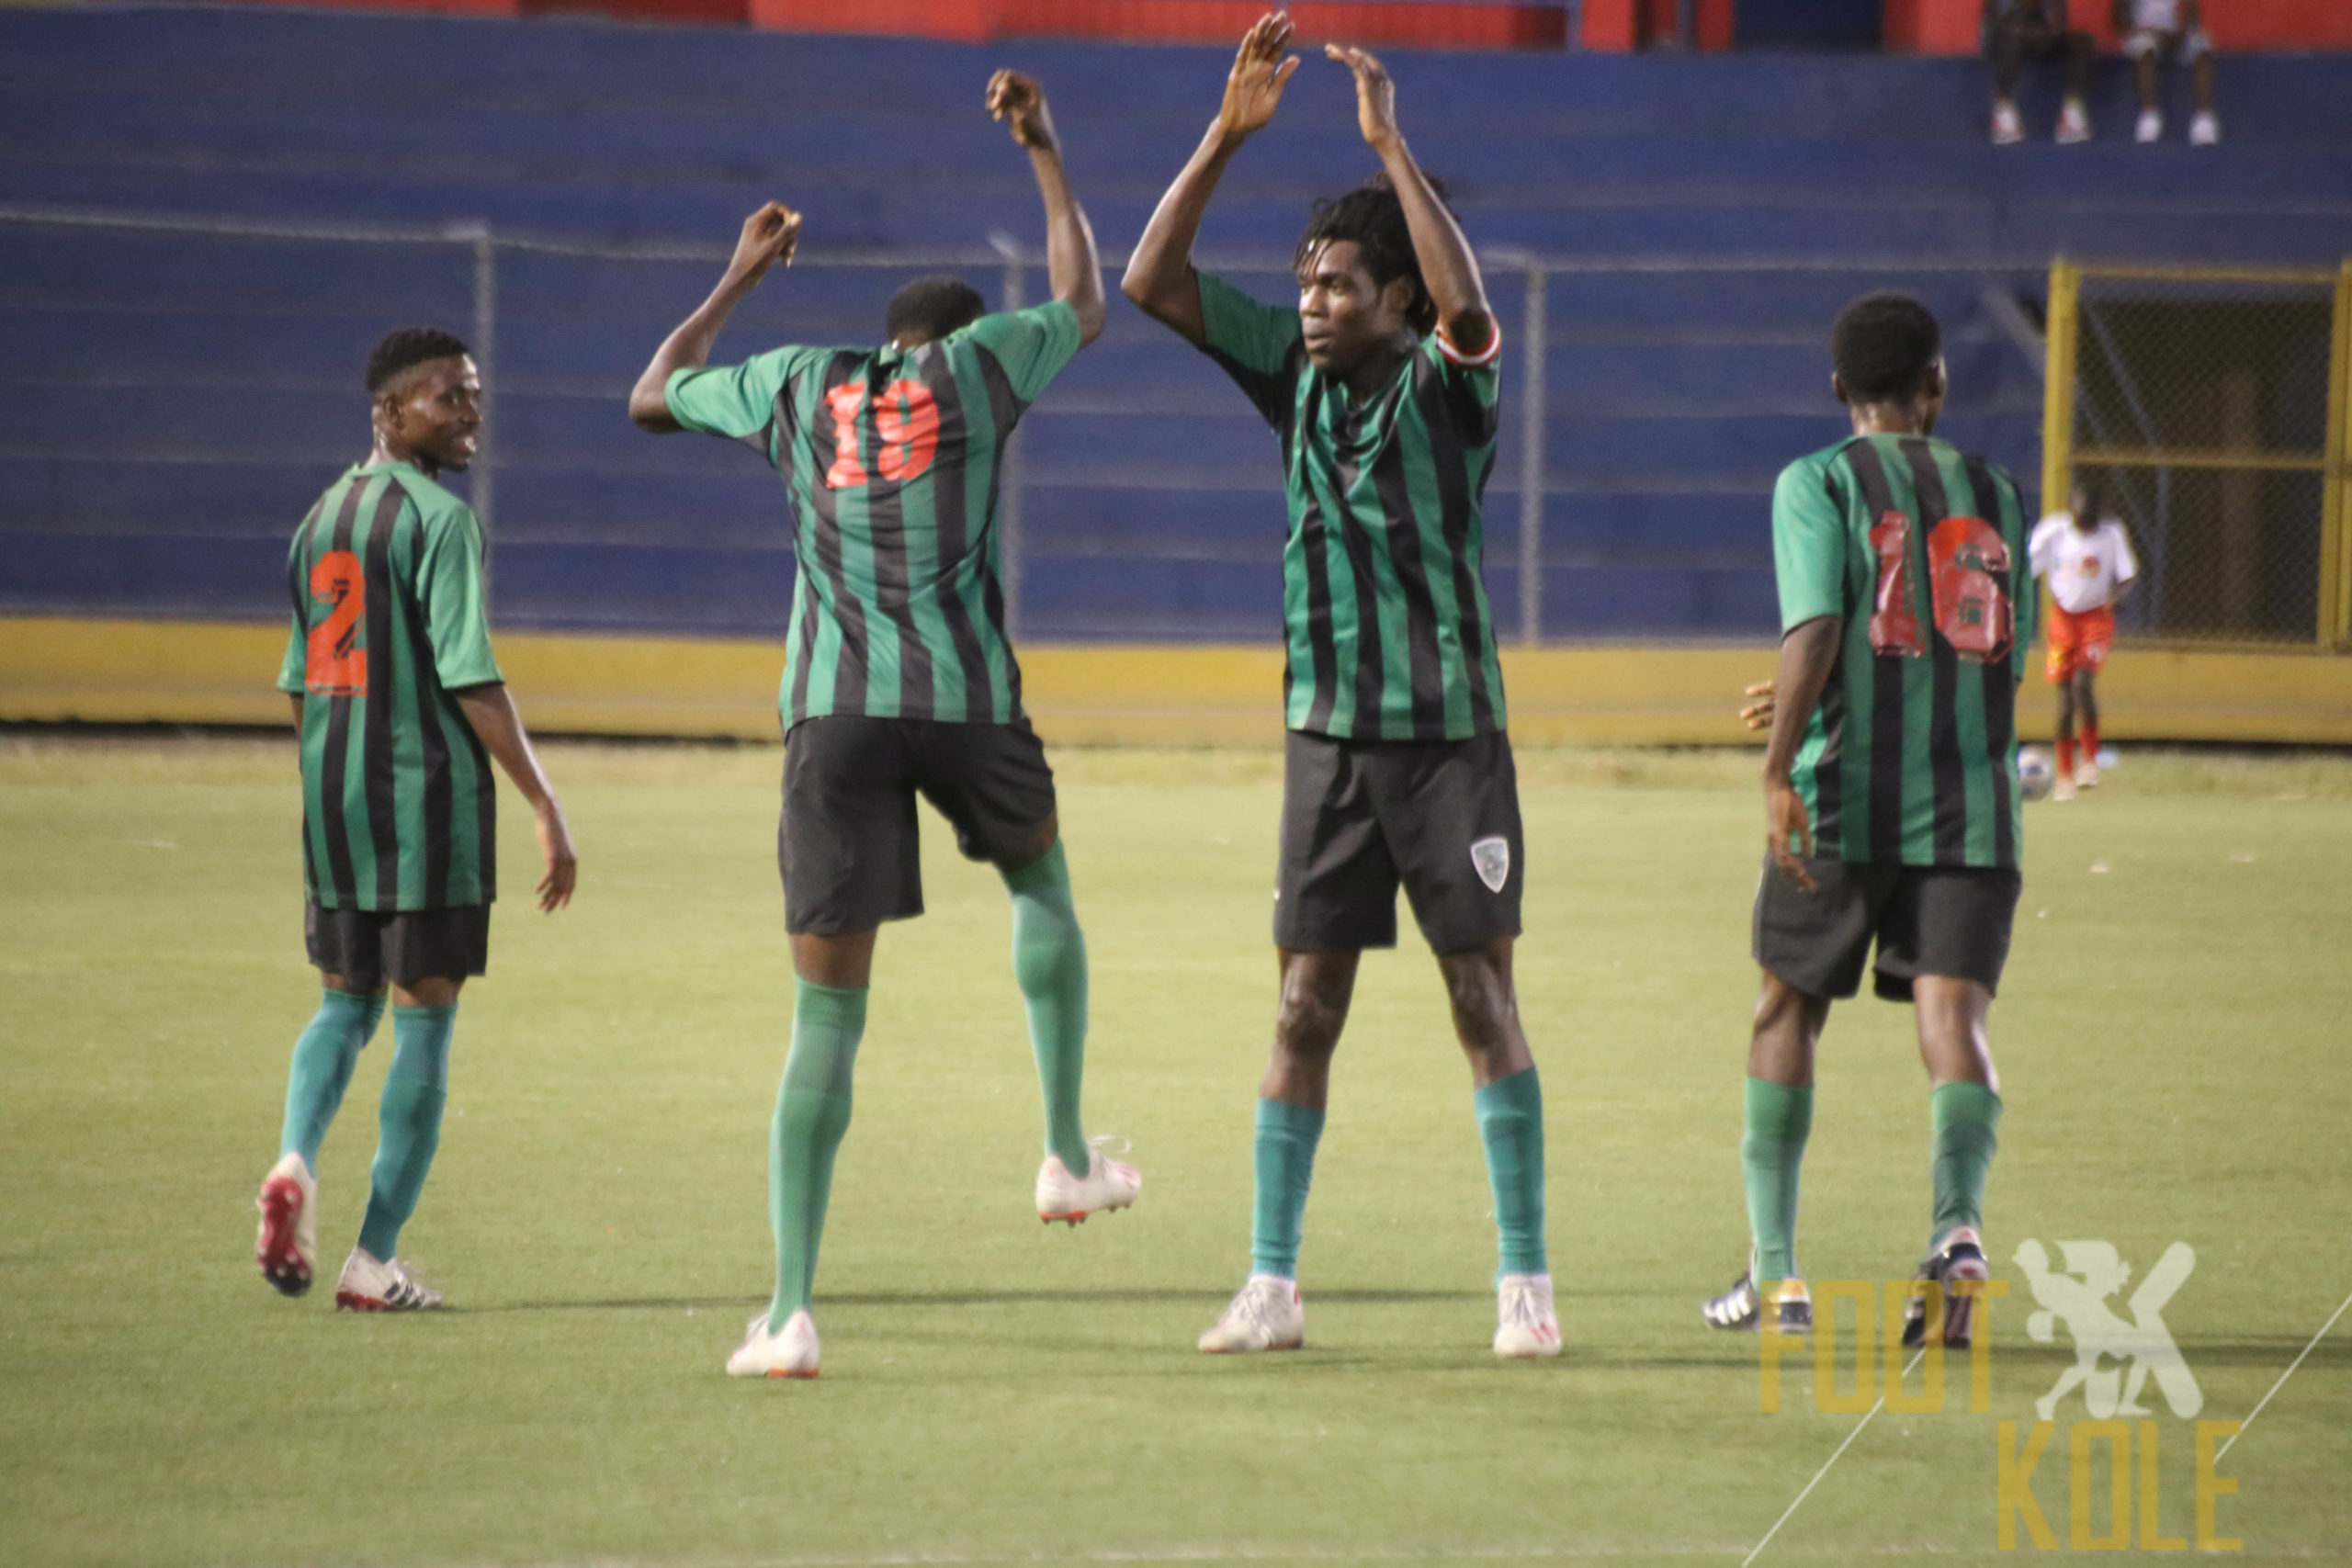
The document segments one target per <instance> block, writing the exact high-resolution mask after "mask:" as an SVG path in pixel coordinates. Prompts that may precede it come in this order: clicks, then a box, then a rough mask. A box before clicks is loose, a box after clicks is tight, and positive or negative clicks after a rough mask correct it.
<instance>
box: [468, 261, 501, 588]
mask: <svg viewBox="0 0 2352 1568" xmlns="http://www.w3.org/2000/svg"><path fill="white" fill-rule="evenodd" d="M473 242H474V344H473V348H474V366H475V367H476V368H477V369H479V370H480V371H481V434H480V435H479V436H477V437H476V438H475V443H474V461H473V468H472V470H471V476H472V479H473V486H472V489H473V502H474V516H475V518H476V519H477V520H478V521H480V523H481V532H482V540H483V542H484V544H485V545H486V544H487V543H488V542H489V540H490V538H491V537H492V533H493V529H492V524H491V517H492V512H493V510H494V509H493V507H492V493H493V491H495V489H496V479H495V475H496V471H497V463H496V460H495V458H494V457H493V456H492V454H493V453H494V452H495V451H496V450H497V442H498V422H497V421H496V420H495V419H494V418H493V417H492V412H491V403H492V400H493V399H494V398H496V397H497V395H498V390H497V389H498V371H497V364H498V247H497V245H496V243H495V242H493V241H492V238H491V232H490V225H489V224H487V223H482V224H479V225H476V226H474V228H473ZM482 592H483V594H484V596H485V597H486V596H487V595H488V594H489V592H490V555H489V552H488V551H487V550H484V552H483V554H482Z"/></svg>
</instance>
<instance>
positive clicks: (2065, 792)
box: [2050, 773, 2075, 800]
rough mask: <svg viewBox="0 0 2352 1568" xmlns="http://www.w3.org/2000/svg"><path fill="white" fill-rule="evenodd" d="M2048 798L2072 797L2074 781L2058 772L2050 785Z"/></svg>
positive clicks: (2070, 798) (2063, 798)
mask: <svg viewBox="0 0 2352 1568" xmlns="http://www.w3.org/2000/svg"><path fill="white" fill-rule="evenodd" d="M2050 798H2051V799H2052V800H2072V799H2074V798H2075V781H2074V780H2072V779H2070V778H2068V777H2067V776H2066V775H2065V774H2064V773H2060V774H2059V775H2058V777H2057V778H2056V779H2055V780H2054V781H2053V782H2052V784H2051V785H2050Z"/></svg>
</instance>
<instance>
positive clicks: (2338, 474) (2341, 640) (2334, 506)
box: [2319, 256, 2352, 652]
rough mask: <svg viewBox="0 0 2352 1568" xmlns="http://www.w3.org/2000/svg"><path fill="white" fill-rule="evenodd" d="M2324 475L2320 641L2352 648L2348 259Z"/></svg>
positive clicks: (2351, 291)
mask: <svg viewBox="0 0 2352 1568" xmlns="http://www.w3.org/2000/svg"><path fill="white" fill-rule="evenodd" d="M2334 324H2335V331H2334V333H2331V334H2330V340H2331V341H2330V350H2331V358H2332V360H2333V363H2332V364H2330V365H2329V367H2328V382H2327V384H2328V395H2327V453H2326V463H2327V468H2326V471H2325V472H2324V474H2323V475H2322V477H2321V479H2320V513H2319V515H2320V544H2319V558H2320V571H2319V641H2320V646H2321V647H2322V648H2323V649H2334V650H2335V651H2337V652H2343V651H2345V650H2346V649H2352V256H2347V257H2346V258H2345V261H2344V265H2343V267H2342V268H2341V270H2339V271H2338V272H2337V273H2336V275H2335V323H2334Z"/></svg>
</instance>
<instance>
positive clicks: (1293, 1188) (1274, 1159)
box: [1250, 1100, 1323, 1280]
mask: <svg viewBox="0 0 2352 1568" xmlns="http://www.w3.org/2000/svg"><path fill="white" fill-rule="evenodd" d="M1322 1137H1323V1112H1321V1111H1309V1110H1308V1109H1306V1107H1305V1106H1304V1105H1293V1104H1291V1103H1290V1102H1289V1101H1287V1100H1260V1101H1258V1145H1257V1166H1258V1206H1257V1210H1256V1213H1254V1214H1253V1215H1252V1216H1251V1218H1250V1272H1251V1273H1252V1274H1279V1275H1281V1276H1282V1277H1283V1279H1285V1280H1294V1279H1296V1278H1297V1277H1298V1233H1299V1227H1300V1226H1301V1224H1303V1223H1304V1222H1305V1220H1306V1190H1307V1188H1308V1186H1309V1185H1310V1184H1312V1183H1313V1181H1314V1179H1315V1145H1317V1143H1319V1142H1320V1141H1321V1140H1322Z"/></svg>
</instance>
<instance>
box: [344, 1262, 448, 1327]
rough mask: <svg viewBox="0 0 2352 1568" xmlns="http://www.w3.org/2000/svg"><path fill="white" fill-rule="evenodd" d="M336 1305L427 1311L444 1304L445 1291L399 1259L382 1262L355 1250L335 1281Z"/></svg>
mask: <svg viewBox="0 0 2352 1568" xmlns="http://www.w3.org/2000/svg"><path fill="white" fill-rule="evenodd" d="M334 1304H335V1305H336V1306H337V1307H349V1308H350V1309H351V1310H352V1311H353V1312H426V1311H430V1310H431V1309H432V1308H434V1307H437V1306H439V1305H440V1304H441V1292H438V1291H436V1290H435V1289H434V1288H433V1287H432V1286H430V1285H427V1284H424V1282H423V1281H421V1280H418V1279H417V1277H416V1276H415V1274H413V1273H412V1272H411V1271H410V1269H409V1266H408V1265H407V1264H405V1263H403V1262H401V1260H400V1259H399V1258H391V1259H390V1260H389V1261H379V1259H377V1258H371V1257H369V1256H368V1252H367V1250H366V1249H365V1248H363V1247H353V1248H352V1249H351V1256H350V1257H349V1258H345V1259H344V1262H343V1277H342V1278H341V1279H339V1280H336V1281H335V1282H334Z"/></svg>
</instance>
